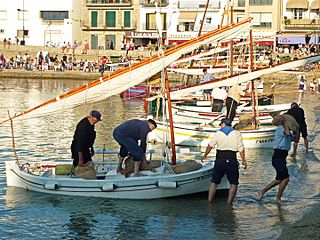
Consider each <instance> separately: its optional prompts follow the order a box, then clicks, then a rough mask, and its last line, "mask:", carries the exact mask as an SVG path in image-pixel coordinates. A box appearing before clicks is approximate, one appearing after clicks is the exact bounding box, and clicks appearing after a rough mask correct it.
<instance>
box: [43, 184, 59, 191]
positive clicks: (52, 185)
mask: <svg viewBox="0 0 320 240" xmlns="http://www.w3.org/2000/svg"><path fill="white" fill-rule="evenodd" d="M59 187H60V186H59V184H58V183H46V184H45V185H44V188H45V189H50V190H57V189H58V188H59Z"/></svg>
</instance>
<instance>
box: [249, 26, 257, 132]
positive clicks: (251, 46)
mask: <svg viewBox="0 0 320 240" xmlns="http://www.w3.org/2000/svg"><path fill="white" fill-rule="evenodd" d="M249 38H250V71H251V72H253V71H254V62H253V60H254V59H253V58H254V55H253V39H252V30H250V32H249ZM251 94H252V102H253V106H252V109H253V118H254V128H255V129H256V128H257V119H256V117H257V111H256V107H257V106H256V105H257V104H256V96H255V94H256V93H255V87H254V80H251Z"/></svg>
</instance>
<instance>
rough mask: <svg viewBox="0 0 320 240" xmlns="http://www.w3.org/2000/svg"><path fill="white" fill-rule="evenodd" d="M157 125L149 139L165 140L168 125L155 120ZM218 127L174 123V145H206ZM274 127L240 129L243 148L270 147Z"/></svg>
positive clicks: (272, 140)
mask: <svg viewBox="0 0 320 240" xmlns="http://www.w3.org/2000/svg"><path fill="white" fill-rule="evenodd" d="M157 124H158V127H157V128H156V129H155V130H153V131H152V132H151V133H152V135H150V138H149V140H150V141H158V142H165V140H164V137H163V136H164V134H165V133H166V132H168V127H167V126H166V124H164V123H163V122H157ZM219 129H220V128H213V127H208V126H205V127H199V126H197V125H195V124H174V137H175V143H176V145H183V146H198V147H200V146H201V147H206V146H208V143H209V142H210V141H211V139H212V135H213V134H214V133H215V132H216V131H218V130H219ZM275 130H276V127H266V128H260V129H253V130H241V131H240V132H241V135H242V138H243V143H244V147H245V148H272V147H273V142H274V137H275Z"/></svg>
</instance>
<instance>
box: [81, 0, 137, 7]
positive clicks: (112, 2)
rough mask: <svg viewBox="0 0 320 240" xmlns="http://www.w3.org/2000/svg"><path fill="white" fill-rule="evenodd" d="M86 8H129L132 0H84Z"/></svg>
mask: <svg viewBox="0 0 320 240" xmlns="http://www.w3.org/2000/svg"><path fill="white" fill-rule="evenodd" d="M86 5H87V7H107V6H112V7H115V6H131V5H132V0H86Z"/></svg>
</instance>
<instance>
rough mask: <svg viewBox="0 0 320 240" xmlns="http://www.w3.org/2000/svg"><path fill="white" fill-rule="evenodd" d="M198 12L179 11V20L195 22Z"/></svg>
mask: <svg viewBox="0 0 320 240" xmlns="http://www.w3.org/2000/svg"><path fill="white" fill-rule="evenodd" d="M197 14H198V12H181V13H180V16H179V22H195V21H196V17H197Z"/></svg>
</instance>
